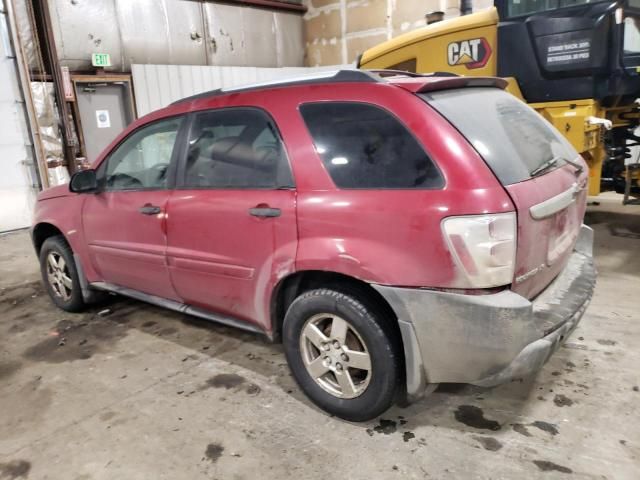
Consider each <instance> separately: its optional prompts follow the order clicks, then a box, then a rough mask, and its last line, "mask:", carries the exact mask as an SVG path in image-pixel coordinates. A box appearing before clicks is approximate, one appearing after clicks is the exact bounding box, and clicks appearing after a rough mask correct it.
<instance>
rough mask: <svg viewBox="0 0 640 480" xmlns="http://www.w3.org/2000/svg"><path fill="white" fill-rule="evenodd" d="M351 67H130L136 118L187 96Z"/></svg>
mask: <svg viewBox="0 0 640 480" xmlns="http://www.w3.org/2000/svg"><path fill="white" fill-rule="evenodd" d="M339 68H354V66H353V65H342V66H339V65H338V66H335V65H334V66H325V67H313V68H305V67H299V68H256V67H209V66H193V65H192V66H189V65H132V66H131V73H132V75H133V88H134V92H135V97H136V108H137V110H138V116H142V115H146V114H147V113H149V112H152V111H153V110H157V109H158V108H162V107H165V106H167V105H169V104H170V103H171V102H174V101H176V100H179V99H181V98H184V97H188V96H190V95H195V94H197V93H202V92H206V91H208V90H215V89H216V88H229V87H237V86H241V85H246V84H249V83H257V82H264V81H269V80H278V79H282V78H287V77H295V76H299V75H303V74H309V73H313V72H318V71H326V70H336V69H339Z"/></svg>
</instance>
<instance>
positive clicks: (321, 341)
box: [33, 71, 595, 421]
mask: <svg viewBox="0 0 640 480" xmlns="http://www.w3.org/2000/svg"><path fill="white" fill-rule="evenodd" d="M504 87H505V82H504V81H503V80H500V79H495V78H473V77H471V78H465V77H457V76H450V75H437V74H435V75H431V76H429V75H424V76H408V75H401V74H398V73H396V72H388V71H387V72H366V71H340V72H332V73H327V74H323V75H321V76H315V77H306V78H301V79H297V80H292V81H288V82H281V83H271V84H262V85H255V86H252V87H248V88H243V89H235V90H217V91H213V92H208V93H204V94H201V95H197V96H195V97H190V98H186V99H184V100H181V101H179V102H177V103H174V104H173V105H171V106H169V107H167V108H164V109H162V110H159V111H157V112H154V113H152V114H150V115H147V116H145V117H144V118H142V119H140V120H138V121H136V122H135V123H134V124H133V125H131V126H130V127H129V128H128V129H127V130H126V131H125V132H123V133H122V134H121V135H120V136H119V137H118V138H117V139H116V140H115V141H114V142H113V144H112V145H111V146H109V147H108V148H107V149H106V150H105V151H104V152H103V153H102V155H101V156H100V158H98V159H97V160H96V162H95V164H94V169H92V170H86V171H82V172H79V173H76V174H75V175H74V176H73V178H72V180H71V184H70V188H67V187H56V188H52V189H49V190H47V191H44V192H42V193H41V194H40V196H39V199H38V204H37V209H36V216H35V224H34V227H33V240H34V244H35V248H36V251H37V252H38V255H39V258H40V262H41V266H42V277H43V280H44V283H45V285H46V288H47V289H48V292H49V294H50V295H51V298H52V299H53V301H54V303H55V304H56V305H58V306H59V307H60V308H62V309H65V310H67V311H79V310H81V309H82V308H83V307H84V306H85V305H87V304H88V303H89V302H91V301H92V300H93V299H94V298H95V293H96V292H99V291H108V292H116V293H119V294H122V295H127V296H130V297H133V298H136V299H139V300H143V301H147V302H150V303H153V304H156V305H161V306H164V307H167V308H170V309H172V310H176V311H180V312H184V313H188V314H191V315H196V316H198V317H203V318H206V319H211V320H214V321H217V322H221V323H224V324H227V325H233V326H236V327H239V328H243V329H246V330H251V331H254V332H260V333H263V334H265V335H266V336H268V337H269V338H270V339H274V340H275V339H281V340H282V341H283V343H284V348H285V352H286V356H287V360H288V362H289V365H290V367H291V370H292V372H293V374H294V376H295V378H296V380H297V381H298V383H299V384H300V387H301V388H302V389H303V390H304V391H305V393H306V394H307V395H308V396H309V397H310V398H311V399H312V400H313V401H314V402H315V403H316V404H317V405H319V406H320V407H321V408H323V409H324V410H326V411H328V412H330V413H332V414H335V415H337V416H339V417H342V418H345V419H348V420H356V421H357V420H366V419H370V418H372V417H374V416H376V415H378V414H380V413H382V412H383V411H384V410H385V409H387V408H388V407H389V406H390V405H391V404H392V403H393V402H394V400H396V399H398V398H400V395H404V396H405V397H406V398H408V399H409V400H411V399H415V398H417V397H419V396H421V395H424V394H425V393H427V392H428V391H430V390H432V389H433V387H434V386H435V385H437V384H438V383H439V382H465V383H472V384H476V385H484V386H490V385H496V384H499V383H502V382H506V381H509V380H512V379H515V378H521V377H523V376H525V375H528V374H530V373H532V372H534V371H536V370H538V369H539V368H540V367H541V366H542V365H543V364H544V363H545V361H546V360H547V359H548V358H549V356H550V355H551V354H552V353H553V351H554V350H555V349H556V348H558V346H559V345H560V344H561V343H562V342H563V341H564V340H565V339H566V338H567V336H568V335H569V334H570V333H571V332H572V331H573V329H574V328H575V327H576V325H577V324H578V322H579V320H580V318H581V316H582V314H583V313H584V310H585V308H586V307H587V304H588V303H589V300H590V298H591V296H592V293H593V288H594V284H595V268H594V265H593V260H592V252H591V249H592V242H593V236H592V230H591V229H589V228H588V227H586V226H584V225H583V224H582V220H583V215H584V211H585V205H586V191H585V186H586V182H587V169H586V167H585V164H584V162H583V161H582V159H581V158H580V156H579V155H578V153H577V152H576V151H575V150H574V149H573V148H572V147H571V146H570V145H569V144H568V143H567V142H566V140H565V139H564V138H563V137H562V136H561V135H560V134H559V133H558V132H557V131H556V130H554V129H553V127H551V126H550V124H548V123H547V122H546V121H545V120H544V119H543V118H542V117H541V116H540V115H538V114H537V113H536V112H535V111H533V110H531V109H530V108H529V107H528V106H526V105H525V104H524V103H522V102H521V101H519V100H518V99H516V98H515V97H513V96H512V95H510V94H508V93H506V92H505V91H504V90H503V89H504Z"/></svg>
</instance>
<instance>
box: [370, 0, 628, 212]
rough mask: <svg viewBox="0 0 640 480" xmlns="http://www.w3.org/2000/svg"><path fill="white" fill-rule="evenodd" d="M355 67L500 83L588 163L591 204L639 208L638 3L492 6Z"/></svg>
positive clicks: (563, 0) (560, 0)
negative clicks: (610, 198) (608, 193)
mask: <svg viewBox="0 0 640 480" xmlns="http://www.w3.org/2000/svg"><path fill="white" fill-rule="evenodd" d="M358 67H359V68H363V69H390V70H402V71H406V72H414V73H427V72H450V73H455V74H459V75H478V76H499V77H503V78H505V79H507V81H508V82H509V86H508V90H509V91H510V92H511V93H512V94H513V95H515V96H517V97H519V98H521V99H523V100H524V101H525V102H527V103H528V104H529V105H530V106H531V107H532V108H534V109H535V110H536V111H538V112H539V113H540V114H541V115H542V116H544V117H545V118H546V119H547V120H548V121H549V122H551V123H552V124H553V125H554V126H555V127H556V128H557V129H558V130H559V131H560V132H562V133H563V134H564V135H565V136H566V138H567V139H568V140H569V141H570V142H571V143H572V144H573V146H574V147H575V148H576V150H577V151H578V152H580V153H581V154H582V155H583V157H584V158H585V160H586V161H587V163H588V164H589V167H590V179H589V194H590V195H598V194H599V193H600V192H601V191H604V190H615V191H617V192H619V193H623V194H625V197H624V198H625V199H624V202H625V203H637V202H638V201H639V200H638V197H639V196H640V182H639V179H640V168H639V167H638V165H640V164H639V163H638V162H637V160H638V159H637V158H632V157H636V156H637V155H638V154H637V153H635V152H636V151H640V149H633V148H632V147H633V146H635V145H640V137H638V136H636V135H635V130H636V128H637V127H638V124H639V123H640V111H639V109H638V104H637V103H636V100H637V98H638V97H640V73H639V72H640V0H621V1H613V2H612V1H610V0H609V1H598V0H596V1H589V0H495V3H494V6H493V7H492V8H491V9H489V10H485V11H482V12H477V13H472V14H470V15H464V16H461V17H457V18H453V19H450V20H445V21H441V22H437V23H432V24H430V25H427V26H425V27H422V28H420V29H417V30H414V31H410V32H408V33H405V34H403V35H400V36H398V37H396V38H393V39H391V40H389V41H387V42H384V43H382V44H380V45H377V46H375V47H373V48H371V49H369V50H367V51H366V52H364V53H363V54H362V55H361V57H360V58H359V60H358ZM479 120H480V121H481V119H479ZM627 159H628V160H627Z"/></svg>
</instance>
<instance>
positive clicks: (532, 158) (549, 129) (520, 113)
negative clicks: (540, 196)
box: [421, 88, 578, 185]
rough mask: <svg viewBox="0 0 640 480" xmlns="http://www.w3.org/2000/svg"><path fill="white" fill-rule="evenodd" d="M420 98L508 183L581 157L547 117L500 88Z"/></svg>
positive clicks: (463, 90) (499, 177) (435, 94)
mask: <svg viewBox="0 0 640 480" xmlns="http://www.w3.org/2000/svg"><path fill="white" fill-rule="evenodd" d="M421 97H422V98H423V99H424V100H426V101H427V102H428V103H429V105H431V106H432V107H434V108H435V109H436V110H437V111H438V112H440V113H441V114H442V115H443V116H444V117H445V118H447V119H448V120H449V121H450V122H451V123H452V124H453V126H455V127H456V128H457V129H458V130H459V131H460V132H461V133H462V134H463V135H464V136H465V137H466V138H467V140H469V142H470V143H471V144H472V145H473V146H474V148H475V149H476V151H477V152H478V153H479V154H480V155H481V156H482V158H484V160H485V161H486V162H487V164H488V165H489V167H490V168H491V170H492V171H493V172H494V173H495V175H496V176H497V177H498V179H499V180H500V182H501V183H502V184H503V185H511V184H513V183H517V182H521V181H523V180H527V179H529V178H531V177H534V176H537V175H541V174H544V173H546V172H548V171H549V170H551V169H554V168H557V167H560V166H562V165H564V164H565V163H566V162H567V161H569V162H570V161H573V160H575V159H576V158H577V157H578V153H577V152H576V151H575V150H574V148H573V147H572V146H571V144H569V142H568V141H567V140H566V139H565V138H564V137H563V136H562V135H561V134H560V132H558V131H557V130H556V129H555V128H554V127H553V126H552V125H551V124H550V123H548V122H547V121H546V120H544V119H543V118H542V116H540V115H539V114H538V113H537V112H536V111H535V110H533V109H532V108H530V107H528V106H527V105H526V104H525V103H524V102H522V101H520V100H518V99H517V98H516V97H514V96H513V95H511V94H509V93H507V92H505V91H503V90H500V89H498V88H463V89H455V90H443V91H439V92H434V93H430V94H423V95H421Z"/></svg>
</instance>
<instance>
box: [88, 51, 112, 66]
mask: <svg viewBox="0 0 640 480" xmlns="http://www.w3.org/2000/svg"><path fill="white" fill-rule="evenodd" d="M91 65H93V66H94V67H110V66H111V55H109V54H108V53H92V54H91Z"/></svg>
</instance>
